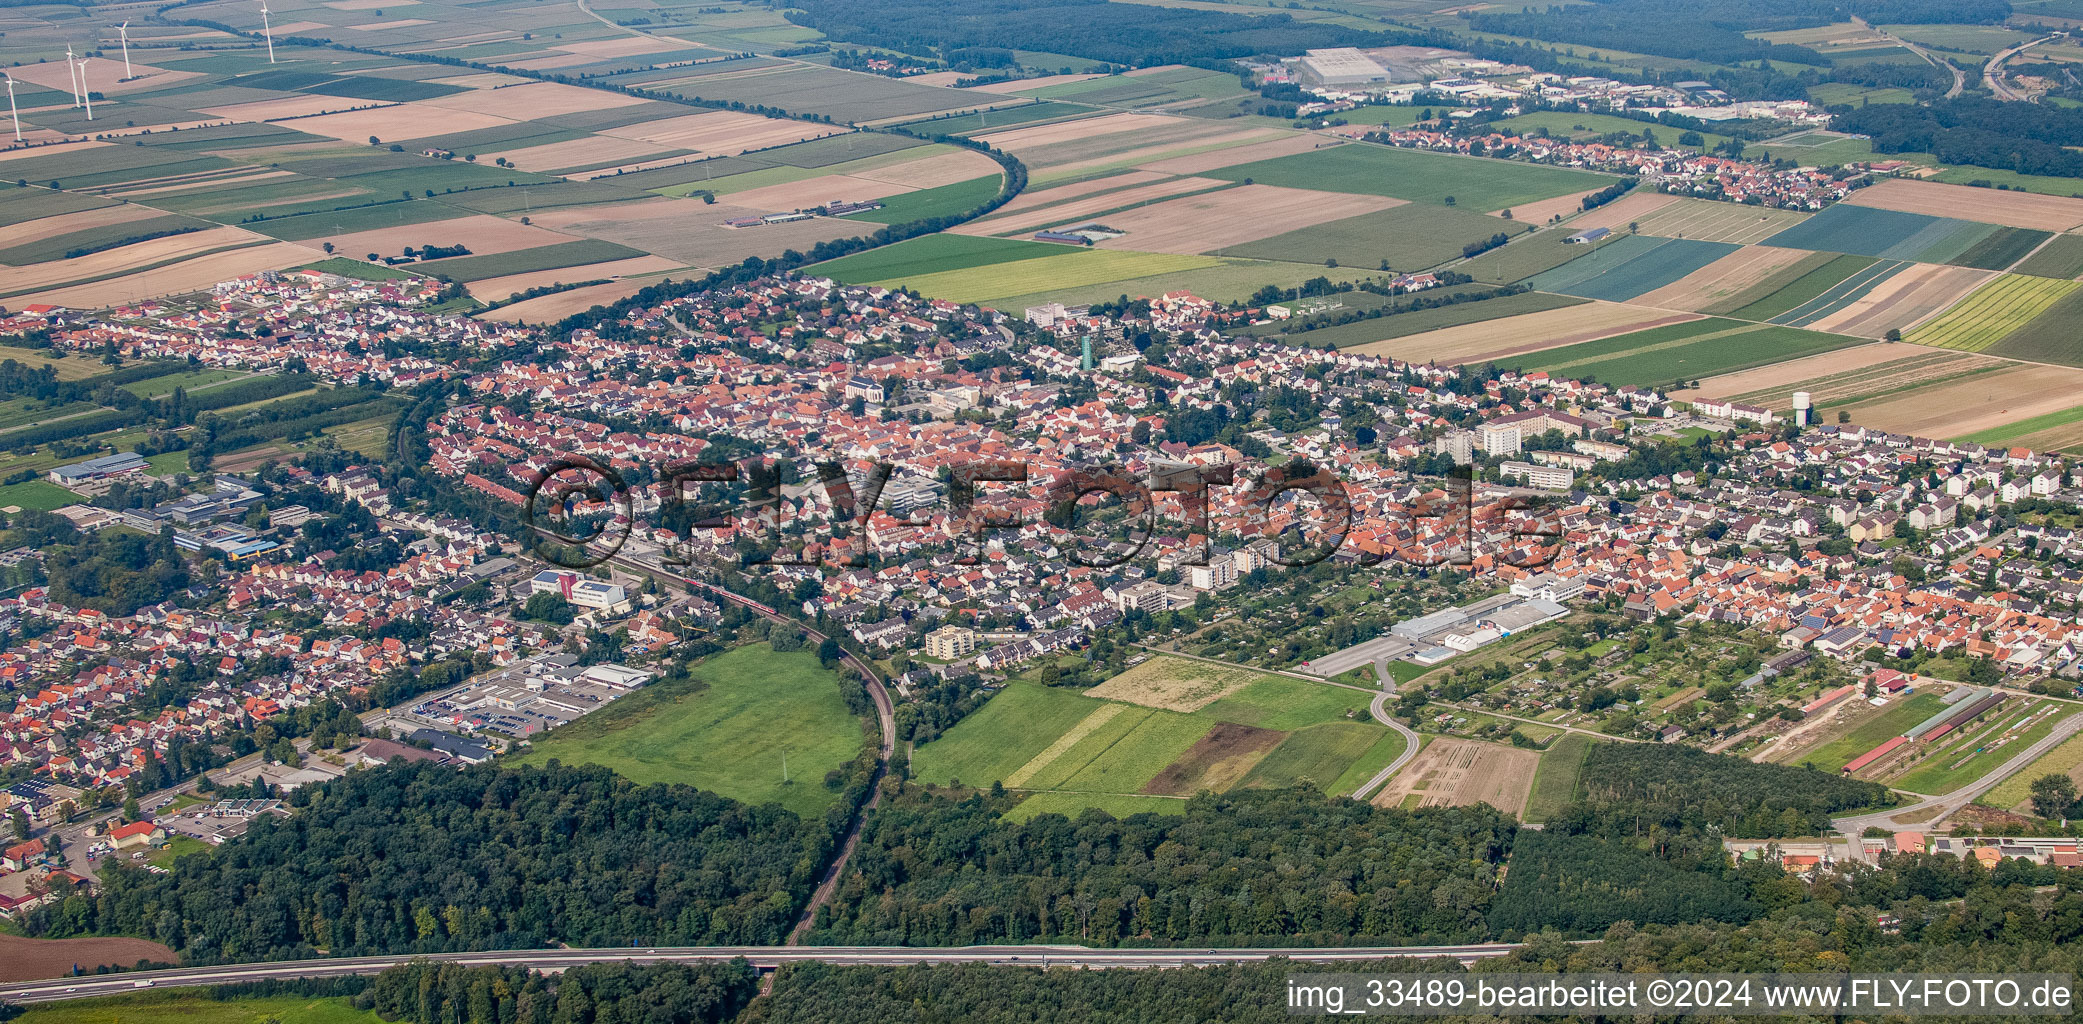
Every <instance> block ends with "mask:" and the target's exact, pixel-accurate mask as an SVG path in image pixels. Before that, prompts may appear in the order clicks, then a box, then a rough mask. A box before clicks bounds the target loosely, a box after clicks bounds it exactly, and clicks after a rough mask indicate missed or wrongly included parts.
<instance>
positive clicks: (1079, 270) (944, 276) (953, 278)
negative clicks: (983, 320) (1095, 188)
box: [848, 249, 1222, 307]
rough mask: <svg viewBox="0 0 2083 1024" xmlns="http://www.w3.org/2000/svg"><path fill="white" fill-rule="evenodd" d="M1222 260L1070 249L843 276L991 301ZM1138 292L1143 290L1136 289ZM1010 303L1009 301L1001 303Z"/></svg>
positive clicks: (1205, 265) (954, 297)
mask: <svg viewBox="0 0 2083 1024" xmlns="http://www.w3.org/2000/svg"><path fill="white" fill-rule="evenodd" d="M1220 265H1222V261H1221V260H1217V259H1215V258H1213V257H1209V256H1193V255H1173V254H1168V253H1145V252H1125V251H1121V250H1105V249H1082V250H1080V249H1072V250H1069V251H1066V252H1063V253H1060V254H1058V255H1053V256H1043V257H1040V258H1038V259H1023V260H1013V261H1009V262H1002V263H992V264H989V265H985V266H977V267H968V268H964V269H960V270H944V271H940V272H938V273H931V274H916V275H904V276H895V277H887V278H881V279H877V280H870V281H859V280H853V279H850V278H849V279H848V280H849V281H850V283H856V284H880V285H884V286H888V287H895V286H897V285H903V286H905V287H908V288H912V289H915V290H916V291H918V293H919V294H921V295H925V296H928V297H931V298H938V299H947V300H950V301H953V302H983V303H988V302H993V301H994V300H1001V299H1006V298H1008V297H1009V296H1013V295H1017V294H1019V293H1020V292H1021V291H1023V290H1025V289H1031V288H1036V287H1040V288H1046V289H1068V288H1082V287H1088V286H1092V285H1101V284H1110V283H1112V282H1116V281H1128V280H1133V279H1135V278H1140V277H1148V276H1151V275H1156V274H1169V273H1175V272H1177V271H1182V270H1198V269H1205V268H1209V267H1216V266H1220ZM1136 290H1137V291H1143V290H1144V289H1136ZM1006 305H1007V306H1009V307H1010V306H1012V305H1013V303H1010V302H1008V303H1006Z"/></svg>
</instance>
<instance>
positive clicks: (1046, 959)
mask: <svg viewBox="0 0 2083 1024" xmlns="http://www.w3.org/2000/svg"><path fill="white" fill-rule="evenodd" d="M1517 948H1518V947H1517V946H1516V945H1513V944H1510V943H1480V944H1475V945H1467V946H1367V947H1352V948H1329V949H1325V948H1311V949H1205V948H1202V949H1086V948H1084V947H1082V946H962V947H956V948H904V947H896V946H664V947H658V948H651V949H518V950H489V951H485V952H480V953H436V954H431V955H426V956H417V957H414V956H363V957H335V958H331V959H323V960H291V961H286V962H281V963H267V964H228V965H225V966H221V967H180V968H174V969H172V970H164V971H131V972H126V973H122V974H97V975H88V976H86V977H81V978H53V979H51V980H49V981H24V982H16V983H13V984H9V985H0V1000H5V1001H7V1002H9V1003H48V1002H58V1001H60V1000H65V999H89V998H93V997H96V996H110V995H122V994H124V993H128V992H135V991H137V990H138V989H141V988H181V987H192V986H197V985H231V984H237V983H240V982H248V981H267V980H271V979H295V978H338V977H345V976H348V975H356V974H376V973H378V972H380V971H382V970H384V969H385V968H388V967H395V966H397V965H399V964H405V963H411V962H412V961H414V960H439V961H447V962H450V963H457V964H462V965H465V966H469V967H484V966H494V967H526V968H528V969H530V970H537V971H561V970H565V969H568V968H572V967H579V966H583V965H585V964H598V963H632V964H652V963H683V964H693V963H715V962H719V961H726V960H731V959H734V958H737V957H744V958H745V960H746V961H747V962H749V963H751V964H752V965H753V966H755V967H759V968H762V969H772V968H775V967H779V966H780V965H782V964H789V963H807V962H812V961H815V962H820V963H828V964H858V965H869V966H878V967H901V966H908V965H912V964H949V963H971V964H1002V965H1006V966H1013V967H1191V966H1199V965H1209V964H1225V963H1253V962H1257V961H1261V960H1267V959H1270V958H1272V957H1287V958H1288V959H1291V960H1304V961H1327V960H1332V961H1335V960H1379V959H1386V958H1391V957H1420V958H1425V957H1437V956H1446V957H1453V958H1454V959H1456V960H1459V961H1461V962H1463V963H1470V962H1473V961H1476V960H1482V959H1486V958H1489V957H1494V956H1503V955H1504V954H1506V953H1509V952H1511V951H1512V950H1514V949H1517Z"/></svg>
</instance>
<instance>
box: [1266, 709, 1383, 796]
mask: <svg viewBox="0 0 2083 1024" xmlns="http://www.w3.org/2000/svg"><path fill="white" fill-rule="evenodd" d="M1384 737H1386V738H1387V739H1390V740H1393V741H1395V746H1396V753H1401V752H1402V747H1403V737H1402V735H1401V734H1398V733H1395V732H1392V731H1390V730H1388V729H1386V728H1383V727H1382V726H1380V725H1377V724H1375V723H1373V722H1371V721H1370V722H1327V723H1325V724H1323V725H1315V726H1310V727H1309V728H1307V729H1301V730H1297V731H1296V732H1294V733H1293V734H1291V735H1289V736H1288V738H1287V739H1285V740H1282V741H1280V745H1279V746H1277V747H1274V748H1273V752H1272V753H1270V754H1267V755H1266V757H1265V759H1264V760H1262V761H1260V762H1259V763H1258V764H1256V765H1253V766H1252V768H1251V771H1249V772H1247V773H1245V775H1244V780H1243V781H1242V782H1240V783H1239V784H1238V785H1240V786H1242V787H1244V788H1265V789H1277V788H1281V787H1285V786H1300V785H1313V786H1315V787H1317V788H1318V789H1319V790H1322V791H1324V792H1325V793H1326V794H1327V795H1330V796H1344V795H1346V794H1348V793H1350V792H1351V790H1350V789H1346V790H1338V789H1334V788H1333V787H1334V786H1336V785H1337V784H1338V782H1339V780H1340V779H1342V778H1343V777H1344V775H1345V773H1346V771H1347V770H1348V769H1350V768H1351V767H1352V766H1353V765H1355V764H1357V763H1359V761H1360V760H1361V759H1362V758H1363V757H1365V756H1366V755H1367V752H1368V750H1369V749H1370V748H1372V747H1373V746H1374V745H1375V744H1377V743H1380V742H1382V741H1383V739H1384ZM1389 759H1390V760H1394V759H1395V755H1394V754H1391V755H1390V758H1389ZM1380 770H1381V769H1380V768H1376V769H1375V771H1380ZM1370 774H1371V773H1370ZM1356 785H1357V783H1356Z"/></svg>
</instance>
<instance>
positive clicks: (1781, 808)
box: [1558, 743, 1893, 839]
mask: <svg viewBox="0 0 2083 1024" xmlns="http://www.w3.org/2000/svg"><path fill="white" fill-rule="evenodd" d="M1582 778H1583V782H1582V783H1581V785H1582V786H1583V787H1584V792H1585V796H1586V799H1587V802H1585V803H1582V804H1579V805H1578V806H1576V807H1574V808H1572V809H1571V810H1570V811H1568V812H1566V813H1565V814H1564V815H1563V816H1562V817H1561V819H1560V820H1559V821H1558V825H1560V826H1561V827H1564V828H1567V829H1571V830H1573V831H1590V830H1592V829H1593V828H1594V827H1596V824H1597V822H1599V821H1613V822H1619V823H1621V824H1623V825H1624V826H1625V827H1626V828H1628V829H1629V830H1630V831H1637V830H1639V829H1641V828H1644V827H1646V826H1647V825H1650V824H1653V825H1658V826H1661V827H1662V828H1664V829H1665V830H1667V831H1677V830H1679V829H1681V828H1684V827H1686V826H1687V825H1708V826H1712V827H1714V828H1716V829H1718V830H1720V831H1721V832H1722V833H1723V834H1726V835H1730V836H1734V837H1737V838H1739V839H1766V838H1771V837H1774V836H1797V835H1813V834H1815V833H1816V832H1817V831H1818V830H1820V829H1823V828H1827V827H1828V826H1829V824H1830V816H1831V815H1832V814H1834V813H1841V812H1843V811H1847V810H1850V809H1852V808H1854V807H1869V806H1881V805H1886V804H1888V803H1890V802H1892V799H1893V798H1892V797H1891V796H1890V795H1889V793H1888V788H1887V787H1886V786H1883V785H1881V784H1880V783H1877V782H1861V781H1858V780H1855V779H1847V778H1843V777H1841V776H1837V775H1831V774H1829V773H1826V772H1818V771H1811V770H1809V769H1807V768H1796V767H1792V766H1789V765H1780V764H1759V763H1756V762H1752V761H1749V760H1746V759H1744V758H1740V757H1725V756H1722V755H1720V754H1710V753H1707V752H1706V751H1704V750H1697V749H1694V748H1692V747H1679V746H1667V745H1665V744H1661V743H1595V744H1593V745H1592V747H1591V752H1590V754H1589V756H1587V757H1586V758H1585V761H1584V772H1583V776H1582Z"/></svg>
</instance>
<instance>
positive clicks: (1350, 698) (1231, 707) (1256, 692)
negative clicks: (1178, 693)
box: [1199, 675, 1372, 730]
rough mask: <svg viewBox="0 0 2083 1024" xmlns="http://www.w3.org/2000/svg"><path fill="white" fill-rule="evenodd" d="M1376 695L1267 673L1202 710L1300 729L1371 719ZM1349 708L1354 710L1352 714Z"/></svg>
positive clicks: (1231, 718) (1219, 716)
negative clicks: (1369, 708)
mask: <svg viewBox="0 0 2083 1024" xmlns="http://www.w3.org/2000/svg"><path fill="white" fill-rule="evenodd" d="M1370 699H1372V695H1371V694H1368V693H1364V692H1361V691H1359V690H1354V689H1350V688H1348V687H1343V686H1326V685H1325V684H1323V683H1312V682H1306V681H1304V680H1301V679H1296V678H1294V677H1293V676H1274V675H1269V676H1264V677H1261V678H1260V679H1258V680H1256V681H1254V682H1253V683H1251V684H1250V685H1249V686H1246V687H1244V688H1243V689H1241V690H1238V691H1237V692H1235V693H1232V694H1230V695H1229V696H1227V697H1224V698H1222V699H1221V700H1218V701H1216V702H1215V703H1213V704H1210V705H1208V706H1207V707H1205V708H1202V709H1201V710H1200V711H1199V714H1202V715H1206V716H1208V717H1210V718H1214V719H1216V720H1218V721H1223V722H1235V723H1236V724H1238V725H1251V726H1257V727H1258V728H1261V729H1281V730H1287V729H1299V728H1302V727H1303V726H1308V725H1318V724H1321V723H1324V722H1345V721H1354V720H1358V721H1365V720H1367V702H1368V701H1369V700H1370ZM1347 712H1354V713H1355V714H1353V715H1352V716H1350V717H1349V716H1348V714H1347Z"/></svg>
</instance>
